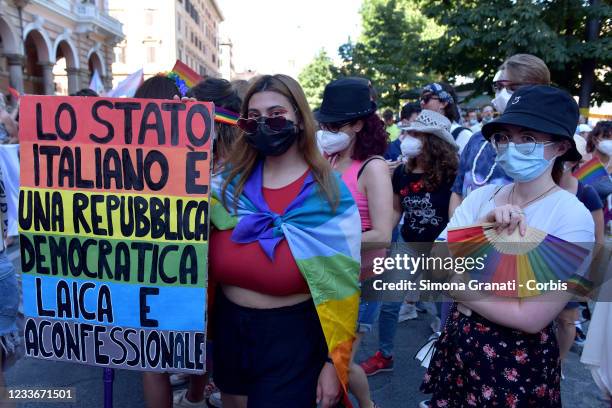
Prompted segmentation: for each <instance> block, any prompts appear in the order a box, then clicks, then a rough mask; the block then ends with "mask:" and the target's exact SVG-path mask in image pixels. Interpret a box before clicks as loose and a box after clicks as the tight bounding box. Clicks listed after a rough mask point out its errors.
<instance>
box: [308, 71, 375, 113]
mask: <svg viewBox="0 0 612 408" xmlns="http://www.w3.org/2000/svg"><path fill="white" fill-rule="evenodd" d="M374 112H376V103H375V102H374V101H372V98H371V96H370V83H369V81H368V80H367V79H363V78H354V77H349V78H342V79H337V80H335V81H332V82H330V83H329V84H327V86H326V87H325V91H324V92H323V103H321V108H320V109H319V110H318V111H317V112H316V113H315V118H316V119H317V121H318V122H320V123H337V122H348V121H351V120H353V119H358V118H362V117H364V116H368V115H371V114H372V113H374Z"/></svg>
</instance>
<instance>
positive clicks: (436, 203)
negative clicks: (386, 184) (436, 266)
mask: <svg viewBox="0 0 612 408" xmlns="http://www.w3.org/2000/svg"><path fill="white" fill-rule="evenodd" d="M392 183H393V192H394V193H395V194H397V195H399V197H400V203H401V205H402V210H403V211H404V225H403V226H402V237H403V238H404V241H406V242H434V241H435V240H436V238H437V237H438V235H440V233H441V232H442V231H443V230H444V228H446V224H448V204H449V202H450V196H451V187H452V185H453V183H452V181H451V182H447V183H445V184H443V185H441V186H440V187H438V189H437V190H435V191H427V190H425V187H424V185H423V174H415V173H406V170H405V166H399V167H398V168H396V169H395V172H394V173H393V179H392Z"/></svg>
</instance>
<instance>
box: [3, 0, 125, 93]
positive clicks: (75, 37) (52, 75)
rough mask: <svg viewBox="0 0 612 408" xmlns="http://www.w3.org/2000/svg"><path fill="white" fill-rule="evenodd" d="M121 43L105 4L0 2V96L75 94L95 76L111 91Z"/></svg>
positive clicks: (91, 0)
mask: <svg viewBox="0 0 612 408" xmlns="http://www.w3.org/2000/svg"><path fill="white" fill-rule="evenodd" d="M122 39H123V32H122V26H121V23H120V22H119V21H117V20H116V19H114V18H112V17H111V16H110V15H109V14H108V4H107V0H0V92H6V89H7V87H8V86H12V87H13V88H15V89H17V90H18V91H19V92H22V93H24V92H25V93H27V94H44V95H54V94H66V93H73V92H76V91H77V90H79V89H81V88H86V87H88V86H89V83H90V80H91V77H92V75H93V74H94V72H95V71H97V72H98V75H99V76H100V78H101V79H102V82H103V84H104V87H105V88H106V89H110V88H111V87H112V70H111V64H112V62H113V58H114V54H113V48H114V46H115V45H116V44H117V43H119V42H120V41H122ZM62 82H64V85H62Z"/></svg>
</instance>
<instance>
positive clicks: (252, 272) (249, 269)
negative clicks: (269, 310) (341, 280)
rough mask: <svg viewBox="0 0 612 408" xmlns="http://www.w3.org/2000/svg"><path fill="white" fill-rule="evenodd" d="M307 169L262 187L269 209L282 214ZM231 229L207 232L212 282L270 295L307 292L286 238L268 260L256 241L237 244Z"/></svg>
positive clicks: (296, 193)
mask: <svg viewBox="0 0 612 408" xmlns="http://www.w3.org/2000/svg"><path fill="white" fill-rule="evenodd" d="M307 175H308V172H306V173H304V175H303V176H302V177H300V178H299V179H297V180H295V181H294V182H293V183H291V184H289V185H286V186H285V187H281V188H277V189H271V188H265V187H264V188H263V197H264V199H265V200H266V203H267V204H268V207H270V210H272V211H273V212H275V213H277V214H283V213H284V212H285V208H287V207H288V206H289V204H290V203H291V202H292V201H293V200H294V199H295V198H296V197H297V195H298V194H299V193H300V190H301V188H302V185H303V184H304V180H305V179H306V176H307ZM232 232H233V230H228V231H219V230H212V233H211V236H210V254H209V266H210V279H211V282H212V283H213V284H216V283H220V284H223V285H231V286H238V287H241V288H245V289H249V290H253V291H255V292H259V293H265V294H267V295H271V296H289V295H294V294H297V293H310V290H309V289H308V285H307V284H306V281H305V280H304V277H303V276H302V273H301V272H300V270H299V268H298V266H297V264H296V263H295V260H294V259H293V255H292V254H291V250H290V249H289V244H288V243H287V240H286V239H282V240H281V241H280V243H279V244H278V245H277V247H276V249H275V251H274V261H271V260H270V259H269V258H268V257H267V256H266V254H265V253H264V251H263V250H262V249H261V246H260V245H259V242H258V241H255V242H251V243H249V244H238V243H235V242H234V241H232V238H231V237H232Z"/></svg>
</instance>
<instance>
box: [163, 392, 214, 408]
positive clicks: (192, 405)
mask: <svg viewBox="0 0 612 408" xmlns="http://www.w3.org/2000/svg"><path fill="white" fill-rule="evenodd" d="M172 400H173V402H174V408H208V406H207V405H206V399H204V397H202V401H199V402H191V401H189V400H188V399H187V390H180V391H175V392H174V395H173V398H172Z"/></svg>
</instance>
